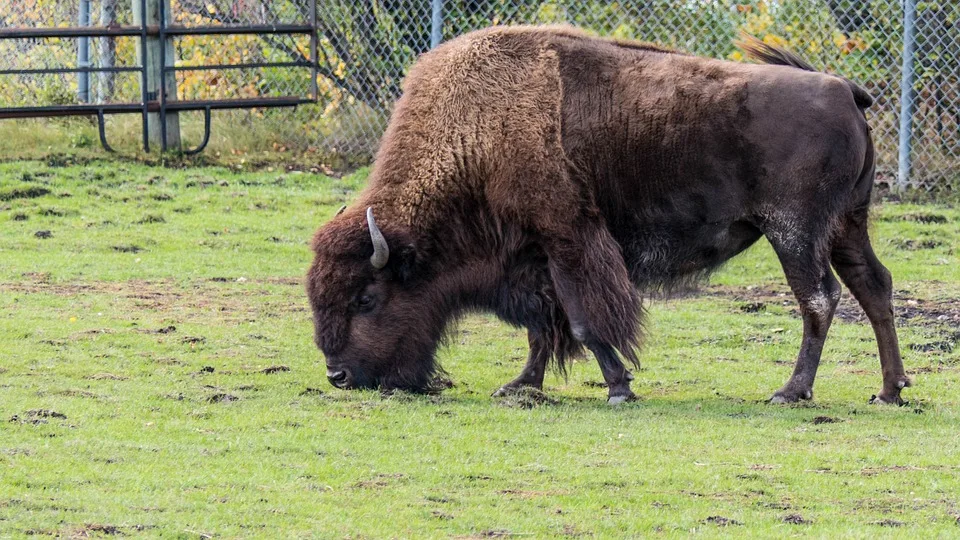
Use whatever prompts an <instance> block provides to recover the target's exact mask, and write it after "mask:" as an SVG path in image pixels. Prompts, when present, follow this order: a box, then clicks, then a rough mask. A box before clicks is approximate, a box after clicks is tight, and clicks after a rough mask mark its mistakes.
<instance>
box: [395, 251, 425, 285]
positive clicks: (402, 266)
mask: <svg viewBox="0 0 960 540" xmlns="http://www.w3.org/2000/svg"><path fill="white" fill-rule="evenodd" d="M399 251H400V252H399V253H397V255H396V263H395V264H396V266H395V268H396V273H397V278H398V279H399V280H400V281H401V282H407V281H411V280H413V279H415V278H416V277H417V276H418V275H419V274H420V272H419V271H418V270H419V266H420V265H419V263H418V260H417V248H416V247H414V246H413V244H408V245H405V246H403V247H402V248H400V250H399ZM390 262H391V263H393V262H394V261H393V260H392V257H391V261H390Z"/></svg>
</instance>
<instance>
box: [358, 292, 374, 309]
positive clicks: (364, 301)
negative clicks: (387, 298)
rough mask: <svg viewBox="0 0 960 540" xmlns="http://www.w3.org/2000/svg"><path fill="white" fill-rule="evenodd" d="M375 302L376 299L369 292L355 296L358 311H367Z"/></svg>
mask: <svg viewBox="0 0 960 540" xmlns="http://www.w3.org/2000/svg"><path fill="white" fill-rule="evenodd" d="M375 303H376V301H375V300H374V298H373V297H372V296H370V295H369V294H362V295H360V297H359V298H357V309H358V310H359V311H360V313H368V312H369V311H370V310H372V309H373V306H374V304H375Z"/></svg>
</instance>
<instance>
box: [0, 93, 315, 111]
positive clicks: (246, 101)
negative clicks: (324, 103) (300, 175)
mask: <svg viewBox="0 0 960 540" xmlns="http://www.w3.org/2000/svg"><path fill="white" fill-rule="evenodd" d="M152 103H155V102H152ZM307 103H313V101H312V100H310V99H304V98H301V97H296V96H285V97H261V98H236V99H211V100H203V99H201V100H196V101H167V103H166V108H167V110H171V111H200V110H203V109H208V108H209V109H212V110H216V109H245V108H261V107H263V108H269V107H296V106H297V105H304V104H307ZM0 111H2V109H0Z"/></svg>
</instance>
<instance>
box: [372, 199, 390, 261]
mask: <svg viewBox="0 0 960 540" xmlns="http://www.w3.org/2000/svg"><path fill="white" fill-rule="evenodd" d="M367 227H368V228H369V229H370V240H371V241H373V255H371V256H370V264H372V265H373V267H374V268H376V269H377V270H380V269H381V268H383V267H384V266H386V265H387V260H389V259H390V247H389V246H387V239H386V238H384V237H383V233H382V232H380V229H379V228H377V222H376V220H374V219H373V208H370V207H368V208H367Z"/></svg>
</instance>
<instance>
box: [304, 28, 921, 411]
mask: <svg viewBox="0 0 960 540" xmlns="http://www.w3.org/2000/svg"><path fill="white" fill-rule="evenodd" d="M745 39H746V38H745ZM741 47H742V48H743V49H744V50H745V52H747V53H748V54H749V55H750V56H752V57H753V58H754V59H756V60H759V61H761V62H763V63H762V64H742V63H735V62H727V61H721V60H714V59H706V58H699V57H695V56H691V55H688V54H684V53H681V52H677V51H673V50H669V49H665V48H661V47H658V46H654V45H650V44H644V43H636V42H630V41H622V40H615V39H603V38H598V37H593V36H590V35H588V34H586V33H584V32H582V31H579V30H577V29H575V28H572V27H565V26H561V27H537V26H517V27H495V28H490V29H486V30H481V31H477V32H473V33H470V34H467V35H464V36H462V37H459V38H457V39H454V40H452V41H450V42H448V43H446V44H444V45H442V46H440V47H438V48H436V49H435V50H433V51H430V52H428V53H426V54H424V55H422V56H421V57H420V59H419V60H418V61H417V62H416V64H415V65H414V66H413V67H412V68H411V70H410V72H409V75H408V76H407V77H406V80H405V82H404V85H403V95H402V97H401V98H400V99H399V101H398V102H397V104H396V107H395V109H394V112H393V115H392V118H391V120H390V123H389V125H388V127H387V130H386V133H385V134H384V136H383V140H382V143H381V147H380V149H379V151H378V153H377V157H376V160H375V164H374V167H373V170H372V172H371V175H370V179H369V185H368V186H367V187H366V189H365V190H364V191H363V193H362V194H361V195H360V196H359V199H358V200H357V201H356V203H355V204H354V205H353V206H351V207H350V208H349V209H346V210H345V211H341V213H340V214H338V215H337V216H336V217H334V218H333V219H332V220H331V221H330V222H329V223H327V224H326V225H324V226H323V227H321V228H320V229H319V230H318V231H317V233H316V235H315V236H314V238H313V242H312V248H313V251H314V253H315V259H314V261H313V264H312V266H311V267H310V269H309V272H308V275H307V278H306V288H307V293H308V296H309V300H310V304H311V307H312V311H313V320H314V327H315V341H316V344H317V346H318V347H319V348H320V350H321V351H322V352H323V355H324V356H325V358H326V364H327V377H328V378H329V380H330V382H331V383H332V384H333V385H334V386H336V387H338V388H381V389H385V390H390V389H405V390H409V391H416V392H423V391H431V390H436V389H437V387H438V381H440V380H442V377H440V376H439V374H441V373H442V372H441V370H440V368H439V366H438V364H437V360H436V352H437V348H438V345H439V344H440V343H442V342H443V340H444V334H445V331H446V329H447V328H448V327H449V326H450V322H451V321H452V320H455V319H456V318H457V317H459V316H461V315H462V314H464V313H466V312H469V311H478V310H479V311H490V312H493V313H495V314H496V315H497V316H498V317H499V318H501V319H502V320H504V321H506V322H508V323H510V324H512V325H516V326H518V327H524V328H526V329H527V336H528V340H529V344H530V352H529V357H528V360H527V363H526V365H525V367H524V368H523V371H522V372H521V373H520V375H519V376H518V377H517V378H516V379H514V380H513V381H511V382H508V383H507V384H505V385H504V386H503V387H502V388H501V389H500V390H498V392H507V391H510V390H512V389H516V388H519V387H525V386H529V387H534V388H538V389H539V388H541V387H542V384H543V378H544V372H545V371H546V369H547V367H548V365H549V364H551V363H553V364H554V365H555V366H557V367H558V368H559V369H560V370H561V371H563V370H564V366H565V362H566V361H567V360H568V359H570V358H571V357H572V356H573V355H577V354H579V353H582V352H583V348H586V349H588V350H589V351H591V352H592V353H593V355H594V356H595V357H596V359H597V361H598V362H599V364H600V369H601V371H602V373H603V378H604V380H605V381H606V384H607V387H608V389H609V401H610V402H611V403H619V402H622V401H625V400H629V399H633V398H634V397H635V396H634V394H633V392H632V391H631V390H630V381H631V380H632V379H633V376H632V375H631V373H630V371H628V369H627V367H625V366H624V363H623V360H626V361H628V362H629V363H630V364H633V365H634V366H637V365H638V361H637V356H636V350H637V347H638V345H639V342H640V339H639V338H640V332H641V327H642V325H641V323H642V319H643V309H642V306H641V298H642V297H643V296H645V295H648V294H650V293H652V292H659V291H662V290H664V289H669V288H670V287H673V286H676V285H677V284H684V283H689V282H691V281H692V280H697V279H700V278H703V277H704V276H706V275H707V274H709V273H710V272H711V271H712V270H714V269H716V268H717V267H718V266H720V265H721V264H722V263H723V262H724V261H726V260H728V259H730V258H731V257H733V256H734V255H736V254H738V253H740V252H741V251H743V250H744V249H746V248H747V247H748V246H750V245H751V244H753V243H754V242H756V241H757V240H758V239H759V238H760V237H765V238H766V239H767V240H768V241H769V242H770V244H771V245H772V246H773V249H774V251H775V252H776V254H777V256H778V257H779V260H780V263H781V265H782V266H783V271H784V273H785V274H786V277H787V281H788V282H789V285H790V287H791V289H792V290H793V292H794V293H795V295H796V298H797V300H798V302H799V305H800V313H801V316H802V318H803V340H802V344H801V346H800V352H799V355H798V358H797V362H796V368H795V369H794V372H793V375H792V376H791V377H790V379H789V380H788V381H787V383H786V384H785V385H784V386H783V387H782V388H780V389H779V390H777V391H776V393H774V394H773V397H772V399H771V401H773V402H777V403H782V402H795V401H798V400H804V399H812V397H813V382H814V377H815V376H816V373H817V366H818V364H819V363H820V353H821V350H822V349H823V344H824V340H825V338H826V336H827V330H828V329H829V327H830V322H831V319H832V318H833V314H834V310H835V308H836V306H837V302H838V300H839V298H840V291H841V289H840V285H839V283H838V281H837V279H836V278H835V277H834V274H833V272H832V271H831V266H832V267H833V269H834V270H836V272H837V274H839V276H840V279H841V280H842V281H843V282H844V283H845V284H846V285H847V287H848V288H849V289H850V290H851V291H852V293H853V295H854V296H855V297H856V298H857V300H858V301H859V303H860V305H861V306H862V307H863V308H864V310H865V311H866V314H867V316H868V317H869V319H870V322H871V324H872V325H873V329H874V331H875V333H876V337H877V341H878V344H879V352H880V364H881V366H882V372H883V387H882V389H881V390H880V392H879V393H878V394H877V395H876V396H875V397H874V400H875V401H877V402H881V403H900V402H901V398H900V391H901V389H902V388H904V387H905V386H909V384H910V380H909V379H908V378H907V376H906V374H905V373H904V369H903V364H902V362H901V359H900V353H899V346H898V343H897V335H896V331H895V329H894V316H893V309H892V304H891V302H892V284H891V277H890V273H889V272H888V271H887V269H886V268H884V266H883V265H882V264H881V263H880V261H878V260H877V257H876V256H875V255H874V252H873V249H872V248H871V245H870V240H869V238H868V234H867V213H868V206H869V204H870V196H871V195H870V194H871V188H872V186H873V183H874V160H875V158H874V146H873V143H872V140H871V136H870V128H869V127H868V126H867V122H866V118H865V115H864V109H865V108H867V107H868V106H870V104H871V101H872V100H871V98H870V96H869V95H868V94H867V93H866V92H865V91H864V90H863V89H861V88H860V87H858V86H857V85H855V84H853V83H852V82H850V81H849V80H846V79H844V78H842V77H839V76H834V75H828V74H823V73H817V72H816V71H815V70H814V69H813V68H811V67H810V65H809V64H807V63H806V62H805V61H804V60H802V59H800V58H799V57H797V56H795V55H794V54H793V53H790V52H789V51H786V50H783V49H779V48H776V47H771V46H768V45H766V44H764V43H762V42H760V41H757V40H755V39H748V40H747V41H746V42H745V43H742V44H741Z"/></svg>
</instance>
